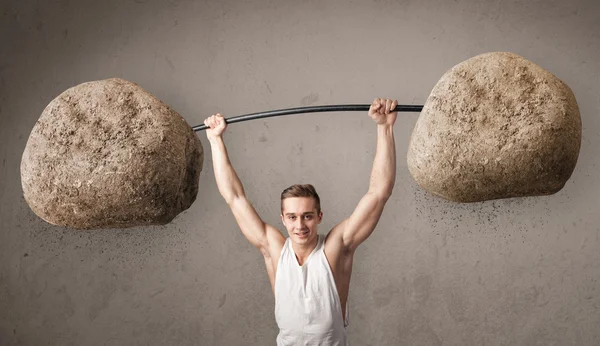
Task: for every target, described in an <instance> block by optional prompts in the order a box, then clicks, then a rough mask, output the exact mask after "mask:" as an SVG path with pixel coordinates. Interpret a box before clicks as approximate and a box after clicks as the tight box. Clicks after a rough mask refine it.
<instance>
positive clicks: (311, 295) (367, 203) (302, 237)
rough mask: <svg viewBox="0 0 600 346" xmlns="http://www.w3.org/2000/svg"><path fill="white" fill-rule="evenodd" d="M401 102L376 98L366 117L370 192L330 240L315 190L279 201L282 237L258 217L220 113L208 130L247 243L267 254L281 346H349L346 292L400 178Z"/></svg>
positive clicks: (298, 189)
mask: <svg viewBox="0 0 600 346" xmlns="http://www.w3.org/2000/svg"><path fill="white" fill-rule="evenodd" d="M396 105H397V102H396V101H395V100H394V101H392V100H389V99H379V98H378V99H375V101H373V104H372V105H371V107H370V109H369V113H368V114H369V117H371V118H372V119H373V120H374V121H375V123H376V124H377V152H376V153H375V160H374V163H373V169H372V171H371V181H370V183H369V190H368V192H367V193H366V194H365V195H364V197H362V199H361V200H360V202H359V203H358V205H357V207H356V209H355V210H354V212H353V213H352V215H350V217H349V218H347V219H346V220H344V221H342V222H340V223H339V224H338V225H336V226H335V227H333V228H332V229H331V231H329V233H328V234H327V235H326V236H323V235H319V234H318V233H317V227H318V225H319V224H320V223H321V220H322V219H323V213H322V212H321V206H320V200H319V196H318V194H317V192H316V191H315V189H314V187H313V186H312V185H293V186H291V187H289V188H287V189H285V190H284V191H283V193H282V194H281V221H282V222H283V225H284V226H285V228H286V229H287V233H288V236H289V237H288V238H287V239H286V238H285V237H284V236H283V235H282V234H281V232H280V231H278V230H277V229H276V228H274V227H273V226H271V225H268V224H266V223H265V222H264V221H263V220H262V219H261V218H260V216H259V215H258V214H257V213H256V211H255V210H254V208H253V207H252V205H251V204H250V202H249V201H248V199H247V198H246V195H245V194H244V188H243V187H242V183H241V182H240V180H239V178H238V176H237V174H236V173H235V171H234V169H233V167H232V165H231V162H230V161H229V157H228V155H227V149H226V148H225V144H224V142H223V132H224V131H225V128H226V127H227V125H226V123H225V120H224V118H223V117H222V116H221V115H220V114H216V115H213V116H211V117H209V118H207V119H206V120H205V121H204V124H205V125H206V126H208V127H209V129H207V131H206V134H207V137H208V139H209V141H210V145H211V149H212V156H213V167H214V171H215V178H216V180H217V186H218V188H219V192H220V193H221V195H222V196H223V198H224V199H225V201H226V202H227V204H228V205H229V207H230V208H231V210H232V212H233V215H234V217H235V219H236V221H237V223H238V225H239V227H240V229H241V230H242V233H243V234H244V236H245V237H246V238H247V239H248V241H249V242H250V243H251V244H252V245H254V246H255V247H256V248H257V249H259V250H260V252H261V253H262V255H263V257H264V260H265V265H266V267H267V273H268V275H269V280H270V281H271V288H272V290H273V293H274V295H275V319H276V321H277V325H278V326H279V330H280V331H279V335H278V336H277V345H278V346H283V345H290V346H292V345H293V346H296V345H311V346H312V345H323V346H333V345H335V346H338V345H339V346H345V345H347V344H348V341H347V336H346V327H347V326H348V323H349V321H348V309H347V304H346V302H347V300H348V291H349V288H350V276H351V274H352V262H353V259H354V253H355V251H356V248H357V247H358V246H359V245H360V244H361V243H362V242H364V241H365V240H366V239H367V238H368V237H369V236H370V235H371V233H372V232H373V230H374V229H375V226H376V225H377V222H378V221H379V218H380V216H381V213H382V212H383V207H384V205H385V203H386V201H387V200H388V198H389V197H390V195H391V194H392V190H393V187H394V182H395V177H396V151H395V145H394V129H393V127H394V122H395V121H396V115H397V113H396V112H391V110H392V109H394V108H395V107H396Z"/></svg>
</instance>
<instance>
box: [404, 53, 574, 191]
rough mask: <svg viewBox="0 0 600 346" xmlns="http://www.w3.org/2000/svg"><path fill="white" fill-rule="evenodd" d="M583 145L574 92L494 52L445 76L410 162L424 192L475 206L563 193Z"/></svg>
mask: <svg viewBox="0 0 600 346" xmlns="http://www.w3.org/2000/svg"><path fill="white" fill-rule="evenodd" d="M580 146H581V118H580V115H579V108H578V106H577V101H576V100H575V96H574V95H573V92H572V91H571V89H570V88H569V87H568V86H567V85H566V84H565V83H564V82H562V81H561V80H559V79H558V78H557V77H555V76H554V75H553V74H552V73H550V72H548V71H546V70H544V69H543V68H541V67H540V66H538V65H536V64H534V63H532V62H531V61H528V60H527V59H525V58H523V57H521V56H518V55H516V54H513V53H506V52H494V53H487V54H482V55H478V56H476V57H473V58H471V59H468V60H466V61H464V62H462V63H460V64H458V65H456V66H454V67H453V68H452V69H450V70H449V71H447V72H446V73H445V74H444V75H443V76H442V78H441V79H440V80H439V82H438V83H437V84H436V85H435V87H434V88H433V90H432V91H431V94H430V95H429V98H428V99H427V101H426V103H425V105H424V107H423V110H422V112H421V114H420V116H419V119H418V120H417V123H416V125H415V128H414V130H413V132H412V135H411V139H410V144H409V148H408V154H407V163H408V168H409V171H410V173H411V175H412V176H413V178H414V179H415V180H416V181H417V183H418V184H419V185H420V186H421V187H422V188H423V189H424V190H426V191H428V192H430V193H433V194H435V195H438V196H441V197H443V198H445V199H448V200H451V201H456V202H478V201H485V200H491V199H498V198H508V197H520V196H537V195H549V194H553V193H556V192H558V191H559V190H560V189H562V188H563V186H564V185H565V183H566V182H567V180H568V179H569V177H570V176H571V174H572V172H573V170H574V168H575V165H576V163H577V158H578V156H579V148H580Z"/></svg>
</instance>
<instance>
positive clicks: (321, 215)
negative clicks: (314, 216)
mask: <svg viewBox="0 0 600 346" xmlns="http://www.w3.org/2000/svg"><path fill="white" fill-rule="evenodd" d="M321 221H323V211H321V212H320V213H319V223H321Z"/></svg>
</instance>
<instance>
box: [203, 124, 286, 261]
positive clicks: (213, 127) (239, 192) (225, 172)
mask: <svg viewBox="0 0 600 346" xmlns="http://www.w3.org/2000/svg"><path fill="white" fill-rule="evenodd" d="M204 124H205V125H206V126H207V127H209V129H207V130H206V136H207V137H208V140H209V142H210V146H211V152H212V158H213V168H214V171H215V179H216V181H217V187H218V188H219V192H220V193H221V196H223V198H224V199H225V202H227V204H228V205H229V207H230V208H231V211H232V212H233V216H234V217H235V220H236V221H237V223H238V225H239V227H240V229H241V230H242V233H243V234H244V236H245V237H246V239H248V241H249V242H250V243H251V244H252V245H254V246H255V247H256V248H258V249H259V250H261V252H262V253H263V255H265V256H269V254H270V251H269V249H270V246H271V245H273V244H275V243H280V242H282V241H285V238H284V237H283V235H282V234H281V233H280V232H279V231H278V230H277V229H275V228H274V227H272V226H270V225H268V224H266V223H265V222H264V221H263V220H262V219H261V218H260V216H259V215H258V213H257V212H256V210H255V209H254V207H253V206H252V204H250V201H248V199H247V198H246V194H245V193H244V187H243V186H242V183H241V181H240V179H239V178H238V176H237V174H236V173H235V170H234V169H233V166H232V165H231V162H230V161H229V155H228V154H227V148H226V147H225V142H224V141H223V132H224V131H225V129H226V128H227V124H226V123H225V119H224V118H223V116H221V114H216V115H213V116H211V117H209V118H207V119H206V120H204Z"/></svg>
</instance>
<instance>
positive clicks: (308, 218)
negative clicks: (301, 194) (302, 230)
mask: <svg viewBox="0 0 600 346" xmlns="http://www.w3.org/2000/svg"><path fill="white" fill-rule="evenodd" d="M304 218H305V219H307V220H310V219H312V216H311V215H306V216H305V217H304Z"/></svg>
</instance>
